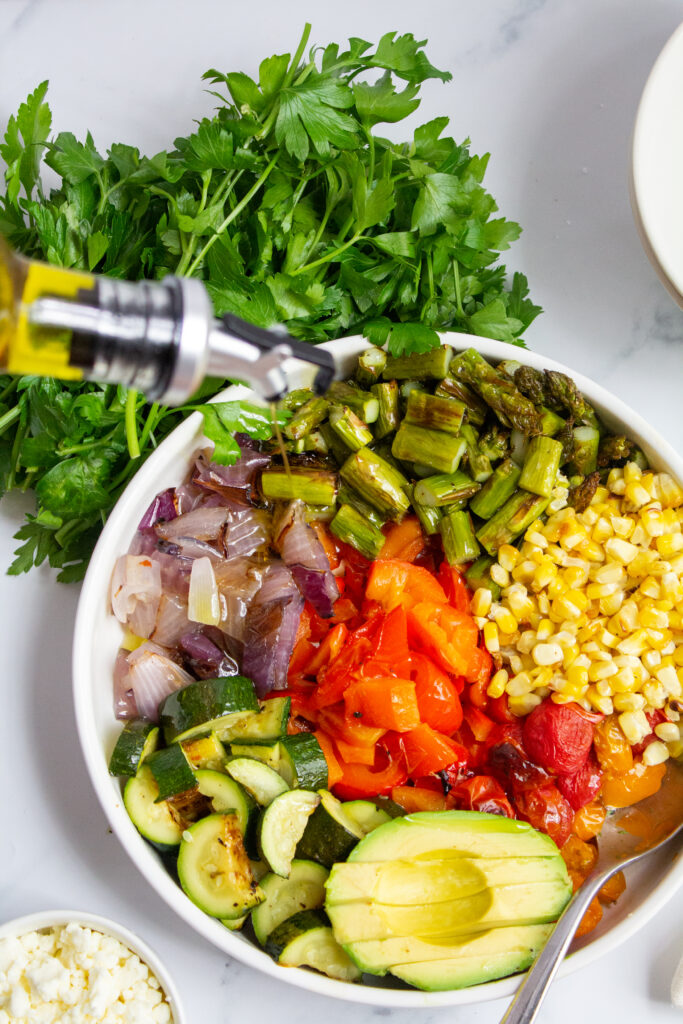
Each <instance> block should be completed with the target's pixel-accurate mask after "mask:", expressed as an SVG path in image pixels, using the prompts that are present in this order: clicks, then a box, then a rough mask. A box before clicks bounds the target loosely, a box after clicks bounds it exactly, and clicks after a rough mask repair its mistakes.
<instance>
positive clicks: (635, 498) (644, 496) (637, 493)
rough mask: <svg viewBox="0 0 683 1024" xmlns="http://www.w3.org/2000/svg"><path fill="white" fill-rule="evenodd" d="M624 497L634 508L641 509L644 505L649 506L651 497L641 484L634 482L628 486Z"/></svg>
mask: <svg viewBox="0 0 683 1024" xmlns="http://www.w3.org/2000/svg"><path fill="white" fill-rule="evenodd" d="M624 497H625V499H626V501H627V502H628V503H629V505H632V506H633V508H641V507H642V506H643V505H647V503H648V501H649V500H650V497H651V495H650V493H649V491H647V490H646V489H645V488H644V487H643V486H642V485H641V484H639V483H637V482H636V481H635V480H633V481H631V483H627V484H626V490H625V491H624Z"/></svg>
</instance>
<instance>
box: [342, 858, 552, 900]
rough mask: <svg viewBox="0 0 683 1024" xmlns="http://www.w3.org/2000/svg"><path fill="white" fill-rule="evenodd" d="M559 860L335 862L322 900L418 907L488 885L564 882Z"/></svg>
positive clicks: (471, 859)
mask: <svg viewBox="0 0 683 1024" xmlns="http://www.w3.org/2000/svg"><path fill="white" fill-rule="evenodd" d="M566 878H567V871H566V867H565V864H564V861H563V860H562V859H561V858H560V857H558V856H557V855H555V856H554V857H518V858H514V859H511V858H509V857H492V858H484V857H477V858H470V857H451V858H448V859H447V860H429V861H424V860H391V861H385V862H381V861H380V862H375V863H372V864H357V863H351V864H337V865H335V867H334V868H333V870H332V874H331V875H330V878H329V880H328V882H327V901H328V903H330V904H333V903H335V904H336V903H349V902H351V901H353V900H361V901H367V900H373V901H374V902H377V903H386V904H394V903H396V902H397V895H399V896H400V903H401V905H402V906H414V905H415V906H424V904H425V903H441V902H445V901H447V900H457V899H461V898H462V897H464V896H473V895H475V894H476V893H478V892H481V891H482V890H484V889H487V888H489V887H491V886H498V885H508V884H510V883H512V884H515V885H518V884H521V883H524V882H559V883H560V884H561V885H562V886H565V885H566Z"/></svg>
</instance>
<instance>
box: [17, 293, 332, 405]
mask: <svg viewBox="0 0 683 1024" xmlns="http://www.w3.org/2000/svg"><path fill="white" fill-rule="evenodd" d="M28 316H29V320H30V322H31V324H32V325H33V326H34V327H42V328H48V329H58V330H68V331H70V332H71V354H70V363H71V365H73V366H76V367H78V368H80V369H81V370H82V371H83V375H84V376H85V377H86V378H87V379H89V380H97V381H100V382H102V383H114V384H125V385H126V386H127V387H130V388H136V389H137V390H139V391H142V392H143V393H144V394H145V395H146V396H147V397H148V398H149V399H151V400H153V401H159V402H163V403H164V404H166V405H180V404H182V403H183V402H186V401H187V400H188V399H189V398H190V396H191V395H192V394H194V392H195V391H196V390H197V388H198V387H199V385H200V384H201V382H202V380H203V379H204V378H205V377H206V376H213V377H219V378H220V377H223V378H228V379H235V380H239V381H244V382H245V383H247V384H248V385H249V386H250V387H252V388H253V390H254V391H256V392H257V394H258V395H259V396H260V397H261V398H263V399H265V400H266V401H275V400H276V399H278V398H281V397H282V396H283V395H284V394H286V392H287V391H288V390H289V383H288V378H287V373H288V369H287V366H286V364H287V362H288V361H290V360H292V359H296V360H300V361H303V362H305V363H309V364H312V365H313V366H315V367H316V374H315V378H314V380H313V384H312V387H313V388H314V389H315V390H316V391H318V392H324V391H326V390H327V388H328V386H329V385H330V383H331V382H332V380H333V378H334V376H335V363H334V360H333V358H332V356H331V355H330V353H329V352H326V351H325V350H324V349H321V348H317V347H316V346H314V345H308V344H306V343H303V342H300V341H296V340H295V339H294V338H291V337H290V336H289V335H288V334H287V333H286V332H285V331H284V329H279V328H276V329H273V330H265V329H264V328H261V327H256V326H254V324H250V323H248V322H247V321H245V320H241V319H240V318H239V317H236V316H233V315H232V314H228V315H226V316H224V317H223V318H222V319H221V320H216V319H215V318H214V316H213V310H212V307H211V302H210V300H209V297H208V294H207V292H206V289H205V288H204V286H203V284H202V283H201V281H196V280H193V279H187V278H175V277H167V278H165V279H164V280H163V281H159V282H156V281H138V282H128V281H118V280H115V279H112V278H98V279H97V283H96V286H95V288H94V289H93V290H92V291H89V292H82V293H80V294H79V295H78V296H77V297H76V299H64V298H57V297H53V296H43V297H41V298H38V299H36V300H35V301H34V302H33V303H32V305H31V306H30V308H29V310H28Z"/></svg>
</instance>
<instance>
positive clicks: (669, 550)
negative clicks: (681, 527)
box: [655, 533, 683, 558]
mask: <svg viewBox="0 0 683 1024" xmlns="http://www.w3.org/2000/svg"><path fill="white" fill-rule="evenodd" d="M655 544H656V545H657V551H658V552H659V554H660V555H661V556H662V558H671V556H672V555H675V554H678V552H679V551H683V533H665V534H664V535H663V536H661V537H657V539H656V541H655Z"/></svg>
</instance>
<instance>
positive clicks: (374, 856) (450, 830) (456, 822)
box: [349, 811, 558, 861]
mask: <svg viewBox="0 0 683 1024" xmlns="http://www.w3.org/2000/svg"><path fill="white" fill-rule="evenodd" d="M557 853H558V850H557V846H556V845H555V843H554V842H553V841H552V839H551V838H550V837H549V836H546V835H544V833H542V832H537V831H536V830H535V829H534V828H532V827H531V825H529V824H528V823H527V822H526V821H517V820H516V819H514V818H505V817H503V816H502V815H500V814H482V813H481V812H478V811H434V812H431V811H424V812H421V813H419V814H406V816H405V817H403V818H394V820H393V821H390V822H387V824H386V825H382V826H381V827H380V828H377V829H375V830H374V831H373V832H371V833H370V835H368V836H367V837H366V838H365V839H364V840H363V841H362V842H361V843H359V844H358V846H357V847H356V848H355V849H354V850H353V852H352V853H351V854H350V856H349V860H351V861H383V860H395V859H398V858H402V859H404V860H408V859H410V860H414V859H415V858H416V857H420V856H421V857H424V858H425V859H427V860H445V859H446V858H447V857H462V856H468V857H481V856H487V857H549V856H552V855H555V856H557Z"/></svg>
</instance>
